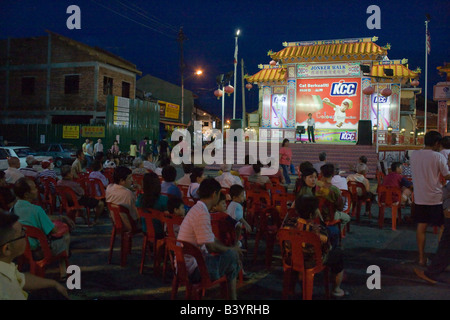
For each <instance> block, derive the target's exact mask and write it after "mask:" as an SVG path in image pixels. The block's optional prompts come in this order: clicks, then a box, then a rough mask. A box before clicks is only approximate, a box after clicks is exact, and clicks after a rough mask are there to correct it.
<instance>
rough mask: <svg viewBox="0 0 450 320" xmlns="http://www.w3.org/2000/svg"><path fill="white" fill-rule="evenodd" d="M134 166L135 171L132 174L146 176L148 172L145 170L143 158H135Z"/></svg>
mask: <svg viewBox="0 0 450 320" xmlns="http://www.w3.org/2000/svg"><path fill="white" fill-rule="evenodd" d="M133 166H134V169H133V171H132V172H131V174H141V175H144V174H146V173H147V172H148V171H147V169H145V168H144V162H143V161H142V159H141V158H135V159H134V160H133Z"/></svg>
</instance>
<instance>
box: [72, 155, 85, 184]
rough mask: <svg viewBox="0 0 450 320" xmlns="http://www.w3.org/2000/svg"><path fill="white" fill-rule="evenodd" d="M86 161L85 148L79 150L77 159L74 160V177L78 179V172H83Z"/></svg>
mask: <svg viewBox="0 0 450 320" xmlns="http://www.w3.org/2000/svg"><path fill="white" fill-rule="evenodd" d="M84 162H85V156H84V152H83V150H81V149H80V150H78V151H77V153H76V158H75V161H74V162H72V176H73V178H74V179H78V174H80V173H81V172H83V164H84Z"/></svg>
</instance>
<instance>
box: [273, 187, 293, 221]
mask: <svg viewBox="0 0 450 320" xmlns="http://www.w3.org/2000/svg"><path fill="white" fill-rule="evenodd" d="M294 201H295V194H293V193H273V194H272V206H274V207H275V208H277V210H278V212H279V213H280V219H281V220H283V219H284V217H285V216H286V214H287V212H288V208H290V207H291V205H292V203H293V202H294Z"/></svg>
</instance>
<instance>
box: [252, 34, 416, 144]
mask: <svg viewBox="0 0 450 320" xmlns="http://www.w3.org/2000/svg"><path fill="white" fill-rule="evenodd" d="M376 40H377V38H375V37H374V38H357V39H343V40H326V41H308V42H292V43H283V46H284V47H285V48H284V49H283V50H281V51H279V52H276V53H273V52H269V53H268V55H269V56H270V57H271V58H272V59H273V60H272V61H271V63H270V64H268V65H260V66H259V68H260V69H262V70H261V71H259V72H258V73H256V74H255V75H253V76H249V77H247V82H249V83H253V84H256V85H258V87H259V89H260V90H259V94H260V99H259V101H260V105H259V112H260V115H261V123H260V129H267V130H262V132H261V137H263V138H266V137H267V138H269V137H271V135H272V134H273V133H272V132H273V130H271V129H279V131H281V133H280V134H279V136H278V137H279V138H280V139H284V138H288V139H297V140H298V139H299V136H298V135H297V136H296V128H298V127H304V128H305V129H306V127H307V123H306V121H307V119H308V114H309V113H311V114H312V117H313V119H314V120H315V123H316V125H315V139H316V141H318V142H329V143H356V142H357V137H358V127H359V123H360V120H371V121H372V124H376V123H377V122H379V125H378V130H379V131H382V130H387V128H388V127H390V128H392V130H393V131H394V132H395V131H399V130H401V128H400V96H401V86H402V85H405V84H409V82H410V81H411V80H412V79H414V78H417V77H418V76H419V72H420V71H416V72H415V71H411V70H409V69H408V67H407V60H403V61H400V60H392V61H391V60H389V59H388V58H387V51H388V49H390V46H389V45H387V46H385V47H380V46H378V45H377V44H375V41H376ZM362 65H364V66H368V67H369V68H370V72H368V73H367V72H366V71H364V70H362V68H361V66H362ZM384 69H391V70H392V71H393V72H392V75H390V76H385V74H384ZM380 72H381V74H382V75H381V76H380V75H379V73H380ZM370 86H372V87H374V88H375V89H374V93H373V94H364V93H363V91H364V89H365V88H367V87H370ZM384 88H389V89H390V90H391V92H392V93H391V95H390V96H387V97H386V96H382V95H381V94H380V92H381V91H382V90H383V89H384ZM377 92H378V95H377ZM377 111H378V113H379V120H378V121H377ZM371 127H372V126H371ZM305 139H307V134H303V135H302V140H305Z"/></svg>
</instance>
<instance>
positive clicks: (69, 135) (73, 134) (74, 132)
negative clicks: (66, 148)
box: [62, 126, 80, 139]
mask: <svg viewBox="0 0 450 320" xmlns="http://www.w3.org/2000/svg"><path fill="white" fill-rule="evenodd" d="M62 137H63V139H79V138H80V126H63V136H62Z"/></svg>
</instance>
